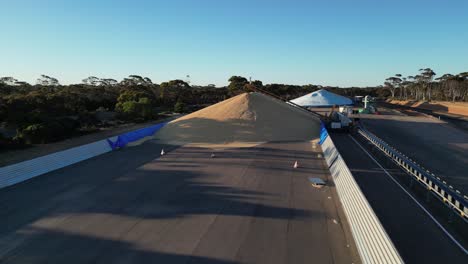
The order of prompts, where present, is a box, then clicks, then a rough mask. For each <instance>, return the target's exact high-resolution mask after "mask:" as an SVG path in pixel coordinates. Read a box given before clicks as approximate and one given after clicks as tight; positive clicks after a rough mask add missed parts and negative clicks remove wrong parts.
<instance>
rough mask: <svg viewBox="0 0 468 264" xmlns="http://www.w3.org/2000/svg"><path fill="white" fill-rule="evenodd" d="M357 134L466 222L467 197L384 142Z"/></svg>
mask: <svg viewBox="0 0 468 264" xmlns="http://www.w3.org/2000/svg"><path fill="white" fill-rule="evenodd" d="M358 133H359V134H360V135H362V136H363V137H364V138H366V139H367V140H369V141H370V142H371V143H372V144H374V145H375V146H376V147H377V148H378V149H380V150H381V151H382V152H383V153H384V154H385V155H387V156H388V157H390V158H391V159H392V160H393V161H394V162H395V163H396V164H398V165H399V166H400V167H401V168H402V169H404V170H405V171H406V172H407V173H408V174H409V175H411V176H412V177H413V179H414V180H416V181H417V182H418V183H420V184H422V185H423V186H424V187H425V188H426V189H427V190H428V191H429V192H430V193H432V194H434V195H435V196H436V197H437V198H438V199H439V200H440V201H442V202H444V204H445V205H447V206H448V207H449V208H450V209H452V210H454V211H456V212H457V213H458V215H459V216H461V217H462V218H463V219H464V220H465V221H468V197H467V196H466V195H463V194H462V193H461V192H460V191H459V190H456V189H455V188H453V186H451V185H449V184H448V183H447V182H446V181H443V180H442V179H441V178H440V177H437V176H436V175H434V174H433V173H431V172H430V171H429V170H427V169H425V168H424V167H422V166H421V165H419V164H417V163H416V162H415V161H413V160H412V159H410V158H409V157H407V156H406V155H405V154H403V153H401V152H400V151H398V150H396V149H395V148H393V147H391V146H390V145H389V144H387V143H386V142H385V141H383V140H382V139H380V138H379V137H377V136H376V135H374V134H372V133H371V132H369V131H367V130H366V129H365V128H362V127H361V128H359V129H358Z"/></svg>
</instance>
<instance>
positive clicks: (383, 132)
mask: <svg viewBox="0 0 468 264" xmlns="http://www.w3.org/2000/svg"><path fill="white" fill-rule="evenodd" d="M361 122H362V124H364V126H365V127H366V128H367V129H368V130H369V131H370V132H372V133H374V134H375V135H377V136H378V137H380V138H382V139H383V140H384V141H386V142H387V143H389V144H390V145H392V146H394V147H395V148H397V149H398V150H400V151H401V152H402V153H404V154H406V155H407V156H408V157H410V158H412V159H413V160H415V161H416V162H418V163H419V164H421V165H422V166H424V167H425V168H427V169H429V170H430V171H431V172H432V173H434V174H435V175H437V176H439V177H440V178H442V179H444V180H445V181H447V182H448V183H449V184H450V185H453V187H454V188H455V189H458V190H460V192H462V193H463V194H465V195H468V173H467V172H468V133H467V132H466V131H465V130H462V129H458V128H456V127H454V126H452V125H450V124H447V123H445V122H443V121H439V120H437V119H435V118H429V117H424V116H413V117H410V116H399V115H396V114H395V115H393V116H388V115H387V116H368V117H365V116H364V115H362V117H361Z"/></svg>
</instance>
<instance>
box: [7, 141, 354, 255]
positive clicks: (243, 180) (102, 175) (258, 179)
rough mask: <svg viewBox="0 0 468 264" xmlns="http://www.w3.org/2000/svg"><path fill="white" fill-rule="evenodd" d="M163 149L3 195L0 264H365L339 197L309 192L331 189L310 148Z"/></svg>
mask: <svg viewBox="0 0 468 264" xmlns="http://www.w3.org/2000/svg"><path fill="white" fill-rule="evenodd" d="M161 147H162V146H161V145H158V144H157V143H155V142H147V143H145V144H143V145H142V146H139V147H134V148H127V149H123V150H121V151H118V152H113V153H109V154H106V155H103V156H100V157H97V158H94V159H91V160H88V161H85V162H82V163H79V164H75V165H73V166H70V167H67V168H64V169H61V170H58V171H55V172H52V173H49V174H47V175H43V176H40V177H38V178H35V179H33V180H30V181H28V182H25V183H22V184H18V185H16V186H13V187H11V188H7V189H3V190H0V206H1V207H0V209H1V210H0V213H1V218H0V219H1V220H0V262H1V263H352V262H354V263H357V262H359V261H358V260H357V256H356V251H355V246H354V244H353V242H352V241H351V240H352V239H351V237H350V235H349V229H348V227H347V223H346V222H345V219H344V217H343V215H342V211H341V208H340V207H339V206H337V198H336V194H335V193H334V189H333V187H325V188H322V189H314V188H313V187H311V186H310V185H309V183H308V180H307V178H308V177H310V176H316V177H322V178H326V177H328V174H327V173H325V170H324V166H325V165H324V161H323V159H317V153H315V152H313V151H312V147H311V144H310V143H288V144H285V143H284V144H279V143H270V144H265V145H262V146H259V147H256V148H248V149H230V150H225V151H218V152H216V155H217V156H216V158H214V159H212V158H210V154H211V150H208V149H203V148H189V147H184V148H175V147H170V146H165V149H166V151H168V154H167V155H166V156H163V157H161V158H159V157H158V154H159V152H160V149H161ZM171 148H172V150H170V149H171ZM156 158H157V159H156ZM294 160H298V161H299V164H300V166H301V167H300V168H299V169H292V165H293V162H294ZM333 219H337V221H338V224H335V223H334V222H333ZM347 245H350V247H347Z"/></svg>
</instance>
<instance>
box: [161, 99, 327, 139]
mask: <svg viewBox="0 0 468 264" xmlns="http://www.w3.org/2000/svg"><path fill="white" fill-rule="evenodd" d="M319 130H320V121H319V120H318V119H317V118H316V117H314V116H312V115H311V114H309V113H307V112H305V111H303V110H301V109H297V108H296V107H294V106H291V105H289V104H286V103H284V102H282V101H280V100H277V99H274V98H272V97H270V96H267V95H264V94H260V93H244V94H241V95H238V96H235V97H233V98H230V99H227V100H225V101H222V102H220V103H217V104H215V105H212V106H209V107H207V108H204V109H202V110H199V111H197V112H194V113H191V114H189V115H186V116H183V117H181V118H178V119H176V120H173V121H172V122H170V123H169V124H167V125H166V126H165V127H164V128H162V129H161V130H160V131H159V132H157V133H156V134H155V138H156V139H158V140H161V141H164V142H168V143H172V144H177V145H180V144H195V145H197V144H198V145H210V146H218V145H219V146H225V147H226V146H233V147H243V146H251V145H255V144H258V143H260V142H270V141H299V140H301V141H302V140H313V139H316V138H318V136H319V132H320V131H319Z"/></svg>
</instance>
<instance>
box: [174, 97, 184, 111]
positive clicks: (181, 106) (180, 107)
mask: <svg viewBox="0 0 468 264" xmlns="http://www.w3.org/2000/svg"><path fill="white" fill-rule="evenodd" d="M174 112H176V113H183V112H185V104H184V103H183V102H182V101H181V100H177V103H176V104H175V106H174Z"/></svg>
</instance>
